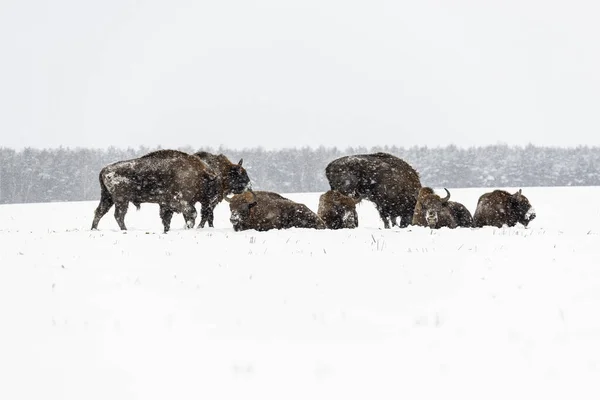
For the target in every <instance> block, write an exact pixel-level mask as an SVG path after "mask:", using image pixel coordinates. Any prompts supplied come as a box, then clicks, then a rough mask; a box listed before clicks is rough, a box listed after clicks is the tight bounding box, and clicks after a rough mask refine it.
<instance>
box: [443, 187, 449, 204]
mask: <svg viewBox="0 0 600 400" xmlns="http://www.w3.org/2000/svg"><path fill="white" fill-rule="evenodd" d="M444 190H445V191H446V197H444V198H443V199H442V203H446V202H447V201H448V200H450V192H449V191H448V189H446V188H444Z"/></svg>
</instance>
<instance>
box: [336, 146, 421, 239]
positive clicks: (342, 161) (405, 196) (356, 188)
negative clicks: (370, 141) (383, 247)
mask: <svg viewBox="0 0 600 400" xmlns="http://www.w3.org/2000/svg"><path fill="white" fill-rule="evenodd" d="M325 175H326V176H327V180H328V181H329V185H330V186H331V189H332V190H337V191H339V192H340V193H342V194H344V195H346V196H350V197H354V198H359V197H360V198H364V199H367V200H370V201H372V202H373V203H374V204H375V207H376V208H377V211H378V212H379V216H380V217H381V219H382V220H383V225H384V227H385V228H389V227H390V222H391V223H392V226H393V225H396V218H397V217H400V227H402V228H404V227H406V226H408V224H410V223H411V221H412V216H413V212H414V210H415V205H416V204H417V196H418V194H419V189H421V181H420V179H419V174H418V173H417V171H415V170H414V168H413V167H411V166H410V165H409V164H408V163H407V162H406V161H404V160H402V159H400V158H398V157H395V156H393V155H391V154H387V153H374V154H361V155H354V156H345V157H341V158H338V159H337V160H334V161H332V162H330V163H329V165H327V168H326V169H325Z"/></svg>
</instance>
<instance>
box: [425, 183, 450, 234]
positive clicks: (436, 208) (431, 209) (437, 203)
mask: <svg viewBox="0 0 600 400" xmlns="http://www.w3.org/2000/svg"><path fill="white" fill-rule="evenodd" d="M444 190H445V191H446V197H444V198H441V197H440V196H438V195H437V194H435V192H434V191H433V189H431V188H428V187H424V188H421V190H420V191H419V197H418V204H419V205H420V212H422V213H423V216H424V217H425V221H426V222H427V226H429V227H430V228H435V227H437V226H438V222H439V220H440V215H441V213H442V211H443V209H444V208H445V207H446V206H447V204H448V200H450V192H449V191H448V189H446V188H444Z"/></svg>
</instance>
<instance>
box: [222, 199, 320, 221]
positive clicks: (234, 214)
mask: <svg viewBox="0 0 600 400" xmlns="http://www.w3.org/2000/svg"><path fill="white" fill-rule="evenodd" d="M225 200H226V201H227V202H229V209H230V210H231V218H230V221H231V224H232V225H233V229H234V230H235V231H244V230H247V229H255V230H257V231H268V230H269V229H287V228H314V229H325V223H324V222H323V221H322V220H321V218H319V217H318V216H317V214H315V213H314V212H312V211H311V210H310V209H309V208H308V207H306V206H305V205H304V204H299V203H296V202H293V201H292V200H289V199H286V198H285V197H283V196H281V195H279V194H277V193H273V192H261V191H257V192H250V191H247V192H244V193H241V194H236V195H235V196H233V197H232V198H230V199H229V198H225Z"/></svg>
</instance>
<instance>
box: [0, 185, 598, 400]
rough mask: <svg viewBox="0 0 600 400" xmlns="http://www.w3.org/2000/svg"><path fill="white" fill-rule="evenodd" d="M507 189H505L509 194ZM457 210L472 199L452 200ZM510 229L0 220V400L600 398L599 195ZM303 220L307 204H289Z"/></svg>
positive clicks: (573, 191)
mask: <svg viewBox="0 0 600 400" xmlns="http://www.w3.org/2000/svg"><path fill="white" fill-rule="evenodd" d="M511 190H512V188H511ZM451 192H452V197H453V200H456V201H461V202H463V203H464V204H465V205H466V206H467V207H468V208H469V209H470V210H471V211H472V212H473V211H474V209H475V205H476V201H477V198H478V197H479V195H480V194H482V193H483V192H484V190H483V189H463V190H459V189H457V190H451ZM523 192H524V194H525V195H526V196H528V197H529V199H530V201H531V203H532V204H533V206H534V207H535V208H536V211H537V219H536V220H535V221H533V222H532V224H531V225H530V227H529V228H528V229H524V228H523V227H515V228H511V229H496V228H483V229H477V230H471V229H459V230H447V229H442V230H439V231H431V230H429V229H426V228H414V227H411V228H409V229H404V230H400V229H397V228H396V229H391V230H383V229H380V227H381V226H382V224H381V222H380V221H379V220H378V217H377V215H376V213H375V210H374V208H373V207H372V206H371V205H370V204H363V205H361V206H360V207H359V218H360V224H361V227H360V228H359V229H356V230H343V231H313V230H302V229H292V230H287V231H270V232H263V233H259V232H254V231H246V232H238V233H236V232H234V231H233V230H232V228H231V225H230V224H229V221H228V216H229V213H228V207H227V205H226V204H225V203H224V204H222V205H220V206H219V207H218V208H217V209H216V215H215V218H216V220H215V225H216V227H217V228H215V229H203V230H196V229H194V230H183V229H182V227H183V218H182V217H181V216H180V215H178V216H176V217H174V220H173V225H172V227H173V229H174V230H173V231H171V232H170V233H169V234H167V235H164V234H162V233H161V232H162V226H161V223H160V219H159V217H158V209H157V207H156V206H153V205H149V204H144V205H142V210H141V211H139V212H136V211H135V208H133V207H130V211H129V213H128V215H127V218H126V223H127V224H128V227H129V228H130V230H129V231H128V232H127V233H122V232H120V231H118V229H117V225H116V222H115V221H114V218H113V216H112V211H111V212H110V213H109V214H107V215H106V216H105V217H104V219H103V220H102V221H101V222H100V230H99V231H94V232H91V231H89V226H90V225H91V222H92V216H93V211H94V209H95V207H96V205H97V204H96V202H80V203H53V204H28V205H5V206H0V324H1V325H0V399H78V400H79V399H111V400H116V399H286V400H287V399H311V400H312V399H328V400H333V399H400V398H403V399H421V398H431V399H440V398H457V399H486V400H489V399H528V400H530V399H542V398H543V399H549V398H556V399H597V398H600V384H599V382H600V380H599V378H600V268H599V264H600V235H599V234H600V228H599V226H600V207H598V202H599V200H598V199H600V188H525V189H524V191H523ZM289 197H290V198H292V199H294V200H297V201H301V202H303V203H305V204H307V205H308V206H309V207H311V208H313V209H316V207H317V203H318V194H296V195H289Z"/></svg>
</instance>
